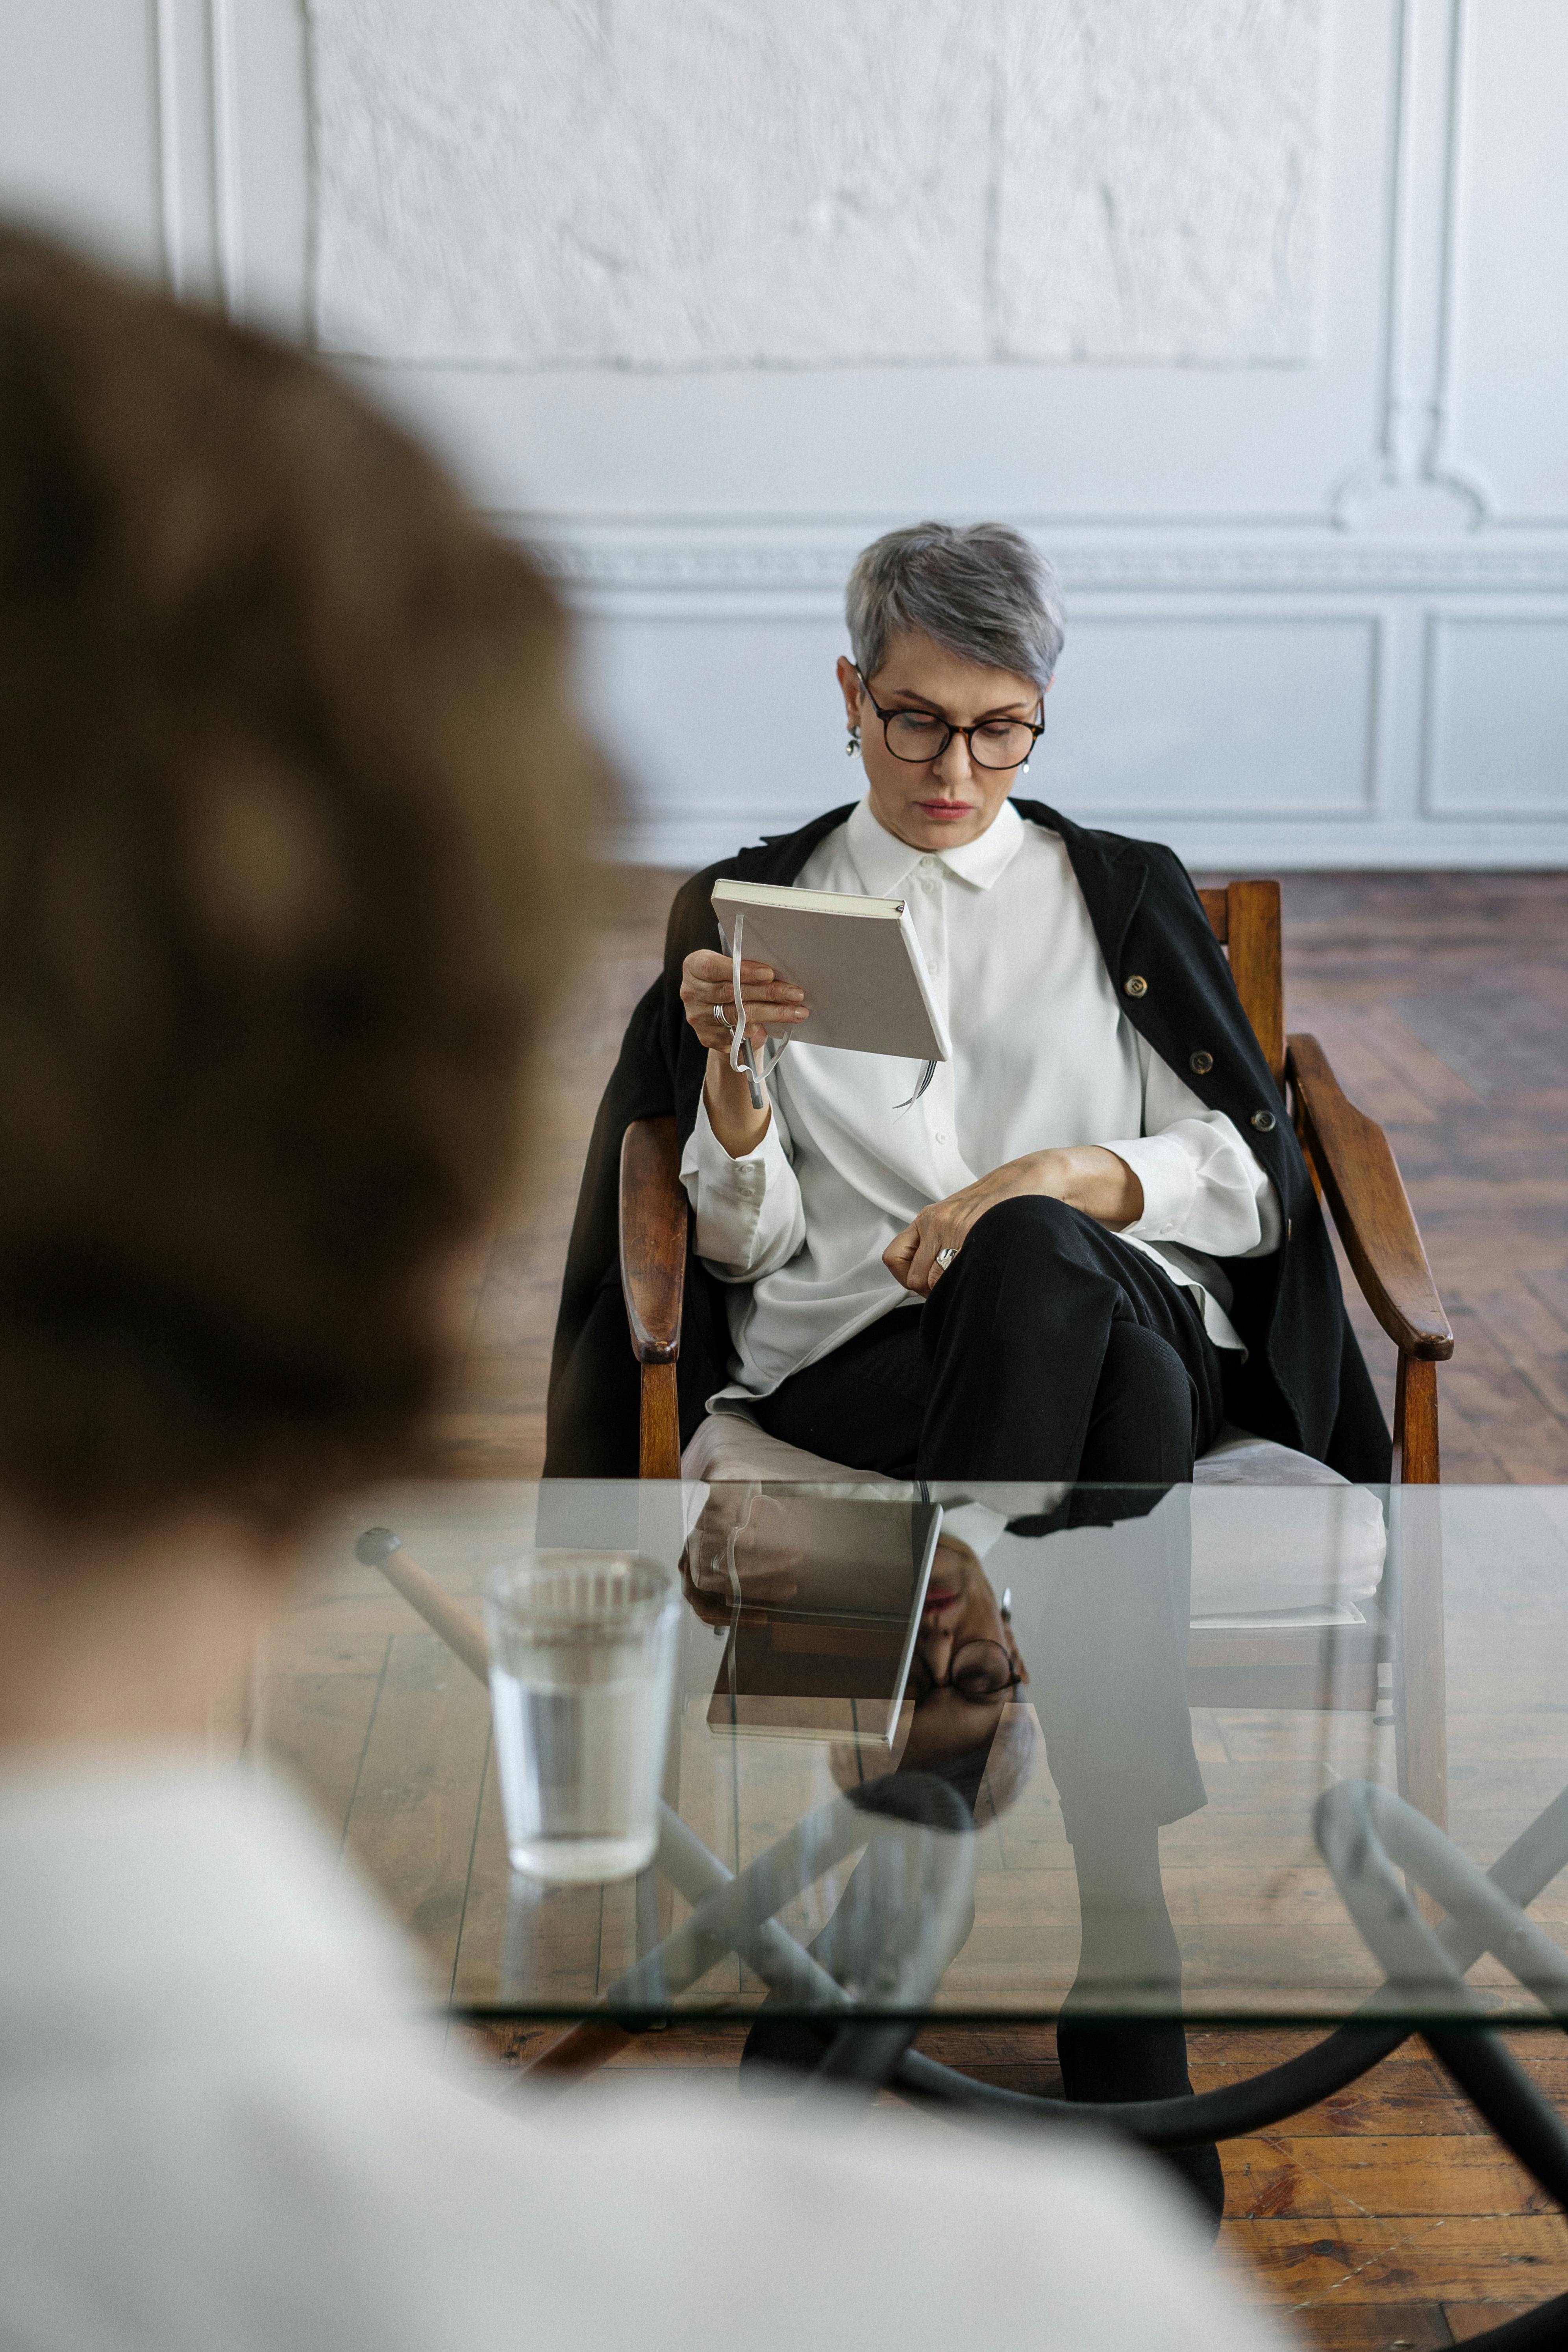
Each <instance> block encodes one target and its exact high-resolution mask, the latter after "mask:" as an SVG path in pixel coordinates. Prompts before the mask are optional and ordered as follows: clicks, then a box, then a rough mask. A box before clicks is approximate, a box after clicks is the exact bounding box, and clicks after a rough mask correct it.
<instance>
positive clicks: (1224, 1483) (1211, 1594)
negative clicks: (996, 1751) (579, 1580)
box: [680, 1407, 1387, 1624]
mask: <svg viewBox="0 0 1568 2352" xmlns="http://www.w3.org/2000/svg"><path fill="white" fill-rule="evenodd" d="M680 1473H681V1476H682V1477H683V1478H686V1479H690V1480H700V1481H702V1482H704V1483H706V1484H708V1485H720V1484H725V1483H730V1482H740V1481H745V1480H751V1479H766V1480H767V1481H768V1482H769V1483H770V1485H784V1486H837V1487H839V1488H841V1489H845V1490H848V1491H852V1492H854V1493H857V1494H861V1495H867V1496H871V1495H908V1494H909V1493H910V1487H909V1486H908V1485H906V1484H900V1482H899V1481H897V1480H894V1479H886V1478H873V1477H870V1476H869V1475H868V1474H867V1473H866V1472H865V1471H863V1470H850V1469H847V1468H846V1467H845V1465H844V1464H843V1463H841V1462H829V1461H827V1460H826V1458H825V1457H824V1456H823V1455H821V1454H806V1453H804V1452H803V1451H802V1449H801V1448H800V1447H799V1446H798V1445H786V1444H784V1440H783V1439H782V1438H778V1437H770V1436H769V1435H768V1433H767V1431H766V1430H765V1429H763V1428H761V1427H760V1426H759V1424H758V1423H756V1422H755V1421H754V1420H753V1419H752V1415H751V1414H750V1413H749V1412H747V1411H746V1410H745V1409H744V1407H739V1408H736V1407H726V1409H725V1410H724V1412H717V1413H710V1414H709V1416H708V1418H707V1420H706V1421H704V1422H703V1423H702V1425H701V1427H700V1429H699V1430H698V1431H697V1433H696V1435H695V1436H694V1437H693V1438H692V1440H691V1443H690V1444H689V1446H688V1447H687V1449H686V1452H685V1454H683V1455H682V1457H681V1464H680ZM932 1491H933V1493H934V1494H935V1496H936V1498H937V1499H938V1500H942V1501H947V1500H951V1502H952V1504H957V1503H958V1502H959V1500H960V1497H961V1495H962V1493H963V1489H962V1488H960V1487H959V1486H954V1485H952V1482H948V1484H947V1485H945V1486H942V1487H940V1488H935V1489H933V1490H932ZM1058 1492H1059V1490H1053V1492H1052V1493H1051V1494H1050V1495H1047V1494H1046V1493H1045V1492H1043V1491H1042V1489H1041V1488H1039V1487H1038V1486H1033V1487H1022V1486H1021V1487H1019V1488H1017V1489H1016V1493H998V1492H997V1491H996V1490H995V1489H989V1490H988V1493H987V1499H988V1500H990V1501H994V1502H996V1503H998V1504H999V1505H1000V1506H1001V1507H1003V1508H1005V1509H1006V1510H1007V1511H1008V1512H1009V1513H1010V1514H1011V1515H1012V1516H1015V1517H1023V1516H1025V1515H1026V1513H1029V1512H1031V1511H1036V1512H1037V1511H1040V1510H1041V1509H1043V1508H1048V1507H1049V1505H1050V1502H1051V1501H1052V1500H1054V1499H1055V1495H1056V1494H1057V1493H1058ZM998 1524H999V1525H1000V1524H1001V1523H1000V1522H998ZM1386 1549H1387V1533H1386V1528H1385V1526H1384V1511H1383V1505H1382V1502H1381V1500H1380V1499H1379V1496H1378V1495H1377V1492H1376V1490H1375V1489H1374V1488H1373V1487H1369V1486H1351V1485H1350V1484H1349V1482H1348V1481H1347V1480H1345V1479H1343V1478H1342V1477H1341V1476H1340V1475H1339V1473H1338V1471H1337V1470H1331V1469H1330V1468H1329V1467H1328V1466H1327V1465H1326V1464H1325V1463H1322V1462H1315V1461H1313V1460H1312V1458H1311V1456H1310V1454H1297V1453H1295V1452H1293V1451H1292V1449H1291V1448H1290V1447H1289V1446H1288V1445H1275V1444H1271V1443H1270V1441H1269V1440H1268V1438H1264V1437H1253V1436H1250V1435H1249V1434H1248V1433H1247V1431H1246V1430H1244V1429H1232V1428H1230V1427H1228V1426H1227V1427H1226V1428H1224V1429H1222V1430H1221V1432H1220V1433H1219V1436H1218V1438H1217V1439H1216V1440H1215V1444H1213V1445H1212V1446H1211V1447H1210V1449H1209V1451H1208V1452H1207V1453H1206V1454H1205V1455H1204V1456H1203V1459H1202V1460H1201V1461H1200V1462H1199V1464H1198V1465H1197V1468H1196V1471H1195V1473H1194V1479H1193V1597H1192V1612H1193V1620H1194V1623H1195V1624H1201V1622H1202V1621H1203V1620H1204V1619H1205V1618H1213V1617H1226V1618H1237V1617H1242V1618H1247V1619H1248V1620H1250V1621H1253V1622H1258V1623H1267V1622H1269V1620H1270V1619H1277V1618H1278V1617H1279V1616H1281V1615H1291V1614H1300V1613H1303V1612H1315V1611H1320V1610H1326V1609H1333V1608H1336V1607H1340V1606H1342V1605H1343V1604H1344V1603H1345V1602H1347V1601H1349V1602H1354V1601H1363V1600H1365V1599H1366V1598H1367V1597H1368V1596H1369V1595H1370V1594H1372V1593H1373V1592H1375V1591H1376V1590H1377V1588H1378V1584H1379V1582H1380V1580H1381V1579H1382V1576H1383V1563H1384V1552H1385V1550H1386Z"/></svg>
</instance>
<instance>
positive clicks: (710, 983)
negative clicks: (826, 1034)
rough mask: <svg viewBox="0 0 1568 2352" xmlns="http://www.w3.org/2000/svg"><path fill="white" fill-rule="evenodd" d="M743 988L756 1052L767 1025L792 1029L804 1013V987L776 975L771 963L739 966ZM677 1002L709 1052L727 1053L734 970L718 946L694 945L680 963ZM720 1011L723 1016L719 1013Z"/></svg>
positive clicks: (747, 1027)
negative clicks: (775, 977) (704, 946)
mask: <svg viewBox="0 0 1568 2352" xmlns="http://www.w3.org/2000/svg"><path fill="white" fill-rule="evenodd" d="M741 993H742V997H743V998H744V1000H745V1006H746V1034H747V1036H748V1037H749V1038H750V1040H751V1044H752V1052H753V1053H757V1054H760V1053H761V1052H762V1049H763V1045H765V1044H766V1042H767V1035H768V1030H769V1028H770V1027H771V1028H774V1029H778V1028H784V1027H791V1028H793V1027H794V1026H795V1024H796V1023H797V1022H801V1021H804V1020H805V1017H806V1009H805V990H804V989H799V988H795V987H792V986H791V984H790V982H788V981H784V980H775V979H774V978H773V969H772V967H771V965H768V964H765V963H750V962H747V961H742V965H741ZM680 1002H681V1003H682V1004H683V1005H684V1006H685V1008H686V1018H687V1020H688V1021H689V1023H690V1024H691V1026H692V1028H693V1029H694V1030H695V1031H696V1033H697V1035H698V1036H699V1037H700V1039H701V1041H702V1043H703V1045H706V1046H707V1047H708V1050H709V1052H710V1053H713V1054H722V1055H724V1056H725V1057H726V1059H727V1058H728V1056H729V1052H730V1034H731V1030H730V1024H731V1022H732V1021H733V1019H734V1017H735V986H734V973H733V971H732V969H731V962H730V959H729V957H728V956H727V955H721V954H720V952H719V950H717V949H716V948H696V949H694V950H693V951H692V952H691V954H690V955H689V956H688V957H687V959H686V961H685V962H684V963H683V964H682V965H681V967H680ZM721 1013H722V1015H723V1018H722V1019H721V1018H720V1014H721Z"/></svg>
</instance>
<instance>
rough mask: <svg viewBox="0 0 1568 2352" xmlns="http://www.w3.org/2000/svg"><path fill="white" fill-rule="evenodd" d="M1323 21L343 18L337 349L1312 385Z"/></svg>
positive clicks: (603, 3)
mask: <svg viewBox="0 0 1568 2352" xmlns="http://www.w3.org/2000/svg"><path fill="white" fill-rule="evenodd" d="M1320 17H1321V0H1273V5H1268V0H1263V5H1259V0H1184V5H1183V6H1181V7H1180V8H1173V7H1172V6H1171V5H1169V0H1121V5H1112V6H1107V5H1105V4H1104V0H989V5H985V4H984V0H980V5H977V0H921V5H911V0H858V5H855V6H854V7H846V6H845V5H843V0H748V5H745V6H739V7H738V6H736V5H734V0H685V5H681V6H679V7H674V6H671V5H668V0H596V5H595V0H529V5H518V0H464V6H463V8H462V10H461V12H460V13H455V12H454V10H453V9H452V8H451V6H450V5H448V0H310V20H311V26H312V32H313V36H314V47H313V58H314V83H313V87H314V92H315V105H316V152H317V155H318V157H319V163H320V178H319V184H318V190H317V198H318V205H319V220H320V237H321V246H320V270H319V275H318V280H317V299H318V308H319V324H320V329H321V338H322V341H324V342H325V343H326V344H327V345H328V346H329V347H330V348H332V349H336V350H342V351H352V352H372V353H375V354H377V355H379V356H382V357H395V358H403V357H416V356H417V357H421V358H426V359H435V360H463V361H470V362H471V361H494V362H508V363H515V364H517V365H521V366H525V367H563V366H571V365H573V364H574V363H582V362H587V363H599V364H605V365H616V364H621V365H627V366H635V367H672V368H690V367H705V366H715V365H719V366H747V365H752V366H823V365H828V366H836V365H837V366H841V365H847V364H852V363H854V362H879V361H921V360H950V361H984V360H1008V359H1035V360H1038V359H1068V360H1072V359H1083V358H1093V359H1110V360H1203V361H1209V362H1248V361H1256V360H1290V359H1300V358H1302V357H1304V356H1306V354H1307V353H1308V352H1309V350H1310V338H1311V327H1312V262H1313V259H1314V245H1315V235H1316V227H1317V196H1318V180H1319V165H1320V161H1321V136H1320V111H1321V110H1320V106H1319V79H1320V74H1319V64H1320V60H1319V50H1320V46H1321V22H1320Z"/></svg>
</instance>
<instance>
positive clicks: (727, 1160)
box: [691, 1097, 789, 1207]
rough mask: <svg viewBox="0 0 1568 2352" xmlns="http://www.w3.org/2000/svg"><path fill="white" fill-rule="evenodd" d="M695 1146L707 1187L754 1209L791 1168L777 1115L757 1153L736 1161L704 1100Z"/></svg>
mask: <svg viewBox="0 0 1568 2352" xmlns="http://www.w3.org/2000/svg"><path fill="white" fill-rule="evenodd" d="M691 1144H692V1147H694V1148H693V1150H692V1157H693V1159H694V1160H695V1161H696V1164H697V1172H698V1174H699V1176H700V1178H701V1181H702V1182H703V1184H704V1186H705V1187H709V1188H710V1189H711V1190H712V1191H713V1192H715V1193H716V1194H717V1195H719V1197H720V1198H721V1199H724V1200H728V1201H737V1202H747V1203H749V1204H750V1205H752V1207H755V1206H757V1205H759V1204H760V1203H761V1202H762V1200H763V1195H764V1194H765V1193H766V1192H767V1190H768V1187H769V1185H770V1183H774V1184H776V1183H777V1182H778V1181H779V1178H780V1177H781V1175H783V1174H784V1173H785V1172H786V1171H787V1170H788V1168H789V1160H788V1158H787V1156H786V1154H785V1151H784V1145H783V1144H782V1143H781V1142H780V1141H779V1122H778V1114H777V1112H776V1111H775V1112H773V1115H772V1116H771V1117H770V1118H769V1120H768V1129H767V1133H766V1134H765V1135H764V1136H763V1139H762V1141H761V1143H759V1144H758V1146H757V1148H756V1150H754V1151H748V1152H746V1153H745V1154H744V1155H743V1157H742V1158H741V1159H739V1160H734V1159H731V1155H730V1154H729V1152H728V1151H726V1150H725V1149H724V1146H723V1145H722V1144H721V1142H720V1140H719V1139H718V1137H717V1136H716V1135H715V1134H714V1132H713V1129H712V1126H711V1124H710V1120H709V1118H708V1103H707V1098H706V1097H703V1098H702V1099H701V1100H700V1102H699V1103H698V1106H697V1124H696V1126H695V1127H694V1128H693V1129H692V1130H691Z"/></svg>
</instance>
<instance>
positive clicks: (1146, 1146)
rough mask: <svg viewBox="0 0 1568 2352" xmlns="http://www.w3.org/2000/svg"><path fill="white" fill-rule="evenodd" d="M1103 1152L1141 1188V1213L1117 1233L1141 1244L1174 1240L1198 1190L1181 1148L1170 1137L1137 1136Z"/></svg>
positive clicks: (1188, 1158)
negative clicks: (1124, 1167)
mask: <svg viewBox="0 0 1568 2352" xmlns="http://www.w3.org/2000/svg"><path fill="white" fill-rule="evenodd" d="M1105 1149H1106V1150H1107V1151H1114V1152H1115V1154H1116V1157H1117V1158H1118V1160H1125V1161H1126V1162H1127V1165H1128V1167H1129V1168H1131V1171H1132V1173H1133V1174H1134V1176H1136V1177H1137V1179H1138V1181H1139V1182H1140V1184H1142V1187H1143V1209H1142V1214H1141V1215H1140V1216H1139V1217H1138V1218H1136V1219H1135V1220H1134V1222H1133V1223H1131V1224H1130V1225H1123V1226H1122V1227H1121V1232H1122V1233H1123V1234H1128V1235H1130V1236H1131V1238H1132V1239H1133V1240H1135V1241H1141V1242H1169V1241H1176V1240H1178V1239H1179V1238H1180V1236H1181V1234H1182V1230H1183V1228H1184V1225H1185V1224H1186V1222H1187V1219H1188V1217H1189V1216H1190V1215H1191V1214H1192V1209H1193V1202H1194V1200H1195V1199H1196V1198H1197V1190H1198V1175H1197V1170H1196V1168H1195V1167H1194V1165H1193V1155H1192V1153H1191V1152H1190V1151H1189V1150H1187V1149H1186V1147H1185V1145H1184V1144H1183V1143H1182V1142H1181V1140H1180V1139H1179V1138H1177V1137H1176V1136H1173V1135H1141V1136H1139V1137H1137V1138H1136V1139H1135V1140H1131V1141H1129V1142H1126V1143H1108V1144H1107V1145H1106V1147H1105Z"/></svg>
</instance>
